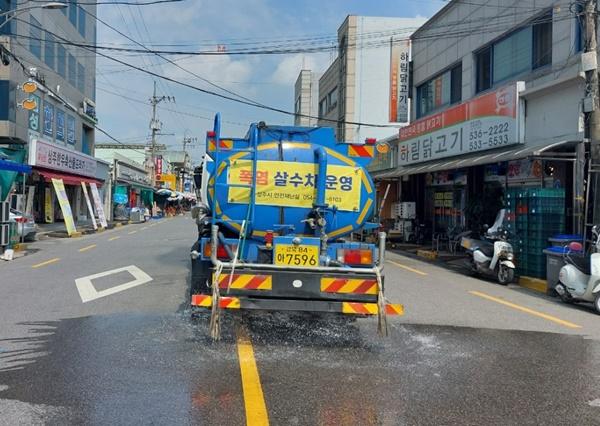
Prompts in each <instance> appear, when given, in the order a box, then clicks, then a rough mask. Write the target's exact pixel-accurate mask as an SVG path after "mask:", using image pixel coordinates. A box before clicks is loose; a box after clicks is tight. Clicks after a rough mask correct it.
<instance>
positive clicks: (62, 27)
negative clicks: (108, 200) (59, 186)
mask: <svg viewBox="0 0 600 426" xmlns="http://www.w3.org/2000/svg"><path fill="white" fill-rule="evenodd" d="M1 3H2V6H0V9H2V10H3V11H6V10H11V9H14V8H15V7H17V8H22V7H23V4H18V5H16V4H15V2H11V1H8V0H3V1H2V2H1ZM15 13H16V15H15V17H14V19H12V20H10V22H7V23H5V24H4V25H2V26H1V27H0V38H1V40H2V43H3V45H4V46H5V47H6V49H7V50H8V51H9V52H11V53H12V54H14V55H15V56H16V58H12V57H10V56H9V55H8V56H7V58H8V61H9V62H10V63H9V64H6V63H5V64H4V65H3V66H0V149H4V150H7V151H10V150H12V151H15V150H26V151H27V154H26V155H25V157H24V158H25V159H26V160H27V162H28V163H29V164H30V165H31V166H32V167H33V173H32V175H31V176H30V180H29V181H28V182H27V185H28V186H34V187H35V188H36V191H35V194H36V198H35V200H34V203H33V204H34V208H35V209H34V216H35V218H36V220H37V221H54V220H55V219H56V220H60V219H61V214H60V211H59V210H58V209H53V212H46V211H45V207H50V205H51V204H50V203H49V202H48V195H47V192H50V193H52V189H51V188H52V183H51V179H52V178H60V179H62V180H63V182H64V184H65V185H66V193H67V195H68V198H69V202H70V203H71V205H72V206H73V209H74V210H77V207H76V205H77V204H80V201H79V200H81V198H82V195H81V185H80V184H81V183H82V182H84V183H91V182H94V183H96V184H97V185H98V186H99V187H100V186H101V185H102V183H103V180H102V179H101V178H99V176H98V175H99V174H102V173H99V171H100V170H104V169H105V167H104V165H102V164H101V165H99V164H98V162H97V160H96V159H95V158H94V140H95V137H94V128H95V124H96V122H97V119H96V112H95V104H94V100H95V90H96V87H95V86H96V59H95V54H94V52H93V51H88V50H85V49H83V48H77V47H75V46H73V45H72V44H71V43H79V44H90V45H93V44H95V42H96V19H95V14H96V6H95V5H92V4H89V3H85V4H78V2H76V1H72V2H69V3H68V7H66V8H63V9H61V10H47V9H42V8H32V9H30V10H28V11H23V12H21V11H17V12H15ZM27 81H31V82H34V83H35V85H36V88H35V91H33V92H32V93H25V91H24V90H23V89H22V88H23V84H24V83H25V82H27ZM24 100H29V101H33V102H35V107H34V108H33V109H30V110H26V109H24V108H23V107H22V102H23V101H24ZM52 197H55V195H51V198H52ZM50 213H52V214H50ZM50 216H53V217H50ZM74 216H75V218H77V216H78V213H77V212H74Z"/></svg>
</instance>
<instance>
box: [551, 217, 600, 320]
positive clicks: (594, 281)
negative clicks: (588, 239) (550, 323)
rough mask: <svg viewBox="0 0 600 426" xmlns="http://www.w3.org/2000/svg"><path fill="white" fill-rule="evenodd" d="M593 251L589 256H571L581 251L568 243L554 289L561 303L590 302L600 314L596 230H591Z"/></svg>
mask: <svg viewBox="0 0 600 426" xmlns="http://www.w3.org/2000/svg"><path fill="white" fill-rule="evenodd" d="M592 238H593V242H594V245H593V250H594V253H592V254H591V255H590V256H589V262H588V257H587V255H585V256H572V255H571V254H572V253H573V252H576V251H581V250H582V249H583V247H582V245H581V244H580V243H577V242H573V243H570V244H569V245H568V246H567V247H568V250H567V251H566V252H565V254H564V259H565V261H566V262H567V264H566V265H565V266H563V267H562V268H561V269H560V273H559V275H558V281H559V283H558V284H557V285H556V287H555V288H554V289H555V290H556V292H557V293H558V295H559V296H560V298H561V299H562V301H563V302H566V303H574V302H591V303H593V304H594V308H595V309H596V312H597V313H599V314H600V253H598V252H599V251H600V238H599V236H598V228H597V226H594V227H593V228H592Z"/></svg>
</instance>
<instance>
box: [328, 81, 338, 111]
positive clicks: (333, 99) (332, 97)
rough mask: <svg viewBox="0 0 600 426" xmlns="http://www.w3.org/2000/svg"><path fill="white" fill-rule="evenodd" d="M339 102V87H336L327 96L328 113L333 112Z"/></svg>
mask: <svg viewBox="0 0 600 426" xmlns="http://www.w3.org/2000/svg"><path fill="white" fill-rule="evenodd" d="M337 102H338V96H337V87H336V88H335V89H333V90H332V91H331V92H329V94H328V95H327V107H328V112H329V111H331V110H332V109H334V108H335V107H337Z"/></svg>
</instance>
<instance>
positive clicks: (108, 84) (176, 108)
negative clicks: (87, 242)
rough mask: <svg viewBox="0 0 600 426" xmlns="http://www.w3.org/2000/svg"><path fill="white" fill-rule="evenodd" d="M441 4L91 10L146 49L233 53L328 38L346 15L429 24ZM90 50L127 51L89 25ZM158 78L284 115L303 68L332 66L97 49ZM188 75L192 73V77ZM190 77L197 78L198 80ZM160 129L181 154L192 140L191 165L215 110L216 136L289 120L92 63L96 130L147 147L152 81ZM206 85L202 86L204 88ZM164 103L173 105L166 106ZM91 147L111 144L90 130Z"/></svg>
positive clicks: (334, 1) (282, 3) (403, 0)
mask: <svg viewBox="0 0 600 426" xmlns="http://www.w3.org/2000/svg"><path fill="white" fill-rule="evenodd" d="M445 3H446V2H445V1H443V0H374V1H368V2H367V1H361V0H326V1H324V0H305V1H303V0H296V1H294V0H184V1H182V2H177V3H163V4H156V5H148V6H124V5H114V4H113V5H99V6H98V10H97V16H98V17H99V18H100V19H101V20H103V21H105V22H107V23H108V24H110V25H111V26H112V27H114V28H115V29H117V30H119V31H120V32H122V33H124V34H126V35H127V36H129V37H130V38H131V39H133V40H135V41H137V42H140V43H142V44H144V45H145V46H147V47H150V48H153V49H162V50H177V51H183V52H187V51H193V50H217V46H224V47H225V49H226V50H231V49H235V48H236V46H238V43H242V42H253V45H254V46H256V43H265V42H272V41H281V40H285V39H297V38H302V37H324V36H328V37H335V35H336V32H337V29H338V27H339V26H340V25H341V23H342V22H343V20H344V19H345V17H346V16H347V15H366V16H394V17H409V18H410V17H430V16H432V15H433V14H434V13H435V12H436V11H437V10H439V9H440V8H441V7H443V6H444V4H445ZM97 39H98V44H100V45H115V46H120V47H123V45H125V44H127V47H134V48H137V49H139V48H140V46H139V45H134V44H133V43H132V42H131V41H130V40H127V39H126V38H125V37H123V36H121V35H119V34H118V33H117V32H116V31H114V30H113V29H110V28H108V27H106V26H105V25H104V24H102V23H101V22H98V29H97ZM100 52H102V53H104V54H107V55H108V56H110V57H112V58H116V59H119V60H121V61H124V62H127V63H131V64H134V65H136V66H139V67H142V68H145V69H147V70H150V71H152V72H154V73H156V74H159V75H161V76H167V77H169V78H171V79H174V80H176V81H182V82H185V83H188V84H190V85H193V86H196V87H200V88H202V89H207V90H213V91H217V92H220V93H223V92H222V90H220V89H217V88H215V87H214V86H211V85H210V84H209V83H208V82H210V83H214V84H217V85H219V86H221V87H223V88H225V89H227V90H230V91H232V92H235V93H237V94H240V95H242V96H245V97H247V98H249V99H252V100H254V101H257V102H260V103H262V104H265V105H269V106H273V107H276V108H280V109H283V110H286V111H293V109H294V100H293V99H294V82H295V81H296V78H297V77H298V73H299V71H300V70H301V69H302V68H303V67H304V68H308V69H312V70H313V71H316V72H322V71H324V70H325V69H327V67H328V66H329V64H330V63H331V61H332V60H333V59H334V58H335V56H332V54H331V53H329V52H320V53H312V54H304V53H291V54H286V55H261V56H253V55H243V56H236V55H221V56H190V55H183V54H182V55H176V56H168V57H169V58H170V59H171V60H172V61H174V62H176V64H178V65H179V67H180V68H179V67H176V66H175V65H173V64H169V63H167V62H166V61H165V60H163V59H161V58H159V57H157V56H155V55H152V54H144V55H141V54H138V53H114V52H107V51H100ZM193 74H194V75H193ZM198 77H201V78H202V80H201V79H200V78H198ZM154 81H156V82H157V95H158V96H166V97H170V98H171V100H169V99H166V100H164V101H162V102H160V104H159V105H158V118H159V120H160V122H161V123H162V129H161V131H160V133H162V134H163V135H161V136H159V139H158V142H159V143H161V144H165V145H167V146H168V147H169V149H181V148H182V140H183V138H184V137H191V138H197V142H195V143H194V144H193V145H192V146H191V147H190V146H189V145H188V148H187V149H188V150H189V152H191V153H192V158H193V161H194V162H196V163H197V162H199V161H200V158H201V156H202V153H203V152H204V141H205V135H206V131H207V130H211V129H212V121H213V118H214V115H215V113H216V112H220V113H221V116H222V120H223V122H224V126H223V131H222V134H223V135H224V136H231V137H241V136H244V135H245V133H246V131H247V129H248V126H249V124H250V123H252V122H257V121H265V122H267V123H269V124H293V117H292V116H289V115H284V114H280V113H276V112H272V111H266V110H263V109H258V108H255V107H252V106H248V105H242V104H238V103H234V102H231V101H228V100H223V99H219V98H217V97H214V96H211V95H208V94H205V93H201V92H199V91H197V90H194V89H190V88H186V87H183V86H180V85H178V84H176V83H173V82H168V81H165V80H162V79H160V78H155V77H153V76H151V75H147V74H144V73H143V72H141V71H136V70H132V69H130V68H128V67H127V66H125V65H122V64H119V63H116V62H114V61H112V60H110V59H108V58H104V57H101V56H99V57H98V60H97V77H96V105H97V114H98V118H99V126H100V127H101V128H103V129H104V130H106V131H107V132H108V133H110V134H111V135H112V136H113V137H115V138H116V139H118V140H119V141H121V142H123V143H144V142H146V141H148V140H149V139H150V137H149V135H150V129H149V123H150V118H151V114H152V109H151V106H150V104H149V98H150V97H151V96H152V90H153V84H154V83H153V82H154ZM207 81H208V82H207ZM173 98H174V100H173ZM96 142H97V143H99V142H112V141H110V140H109V139H108V137H106V136H104V135H103V134H101V133H100V132H97V136H96Z"/></svg>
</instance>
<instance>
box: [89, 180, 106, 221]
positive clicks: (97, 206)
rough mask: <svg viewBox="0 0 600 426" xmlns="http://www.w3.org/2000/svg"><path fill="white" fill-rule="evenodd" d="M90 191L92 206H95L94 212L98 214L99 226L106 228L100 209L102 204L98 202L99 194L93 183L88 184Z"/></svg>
mask: <svg viewBox="0 0 600 426" xmlns="http://www.w3.org/2000/svg"><path fill="white" fill-rule="evenodd" d="M90 189H91V190H92V198H93V199H94V206H96V212H97V213H98V219H99V220H100V225H102V227H103V228H108V223H107V222H106V216H105V215H104V209H103V208H102V202H101V201H100V194H99V193H98V187H97V186H96V184H95V183H94V182H92V183H90Z"/></svg>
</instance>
